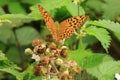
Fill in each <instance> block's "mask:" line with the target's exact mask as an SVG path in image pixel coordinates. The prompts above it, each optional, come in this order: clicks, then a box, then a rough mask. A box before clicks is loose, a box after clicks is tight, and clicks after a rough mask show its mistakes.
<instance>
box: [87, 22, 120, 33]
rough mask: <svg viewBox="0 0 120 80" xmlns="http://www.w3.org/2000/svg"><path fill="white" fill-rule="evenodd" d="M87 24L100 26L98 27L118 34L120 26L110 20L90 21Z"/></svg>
mask: <svg viewBox="0 0 120 80" xmlns="http://www.w3.org/2000/svg"><path fill="white" fill-rule="evenodd" d="M88 24H92V25H95V26H100V27H103V28H106V29H108V30H111V31H113V32H120V24H119V23H117V22H116V23H115V22H113V21H110V20H98V21H91V22H89V23H88Z"/></svg>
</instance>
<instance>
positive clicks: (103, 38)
mask: <svg viewBox="0 0 120 80" xmlns="http://www.w3.org/2000/svg"><path fill="white" fill-rule="evenodd" d="M85 31H86V33H87V34H89V35H93V36H95V37H96V38H97V39H98V40H99V41H100V42H101V44H102V46H103V48H104V49H105V50H106V52H107V53H108V48H109V46H110V41H111V37H110V35H109V33H108V31H107V30H106V29H104V28H97V27H96V26H90V27H88V28H86V29H85Z"/></svg>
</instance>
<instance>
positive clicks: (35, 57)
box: [32, 54, 40, 61]
mask: <svg viewBox="0 0 120 80" xmlns="http://www.w3.org/2000/svg"><path fill="white" fill-rule="evenodd" d="M32 59H35V61H40V56H39V55H36V54H33V55H32Z"/></svg>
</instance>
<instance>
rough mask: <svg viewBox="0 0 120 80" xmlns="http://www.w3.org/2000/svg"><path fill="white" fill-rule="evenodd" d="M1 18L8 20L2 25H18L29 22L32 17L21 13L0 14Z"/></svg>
mask: <svg viewBox="0 0 120 80" xmlns="http://www.w3.org/2000/svg"><path fill="white" fill-rule="evenodd" d="M0 19H1V20H9V22H4V23H2V26H3V27H4V26H9V27H11V28H13V27H19V26H21V25H23V24H24V23H28V22H30V21H31V20H32V19H33V18H32V17H30V16H27V15H23V14H4V15H1V16H0Z"/></svg>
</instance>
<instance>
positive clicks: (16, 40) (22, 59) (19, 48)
mask: <svg viewBox="0 0 120 80" xmlns="http://www.w3.org/2000/svg"><path fill="white" fill-rule="evenodd" d="M15 30H16V29H15V28H14V29H13V33H14V36H15V42H16V46H17V48H18V51H19V55H20V61H21V62H20V64H21V66H22V65H23V61H24V57H23V54H22V50H21V46H20V43H19V41H18V38H17V34H16V31H15Z"/></svg>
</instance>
